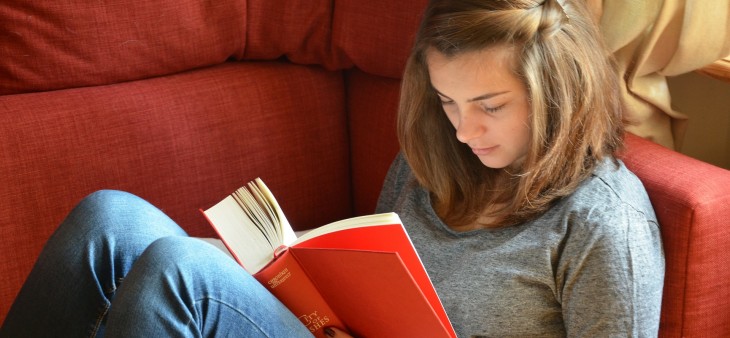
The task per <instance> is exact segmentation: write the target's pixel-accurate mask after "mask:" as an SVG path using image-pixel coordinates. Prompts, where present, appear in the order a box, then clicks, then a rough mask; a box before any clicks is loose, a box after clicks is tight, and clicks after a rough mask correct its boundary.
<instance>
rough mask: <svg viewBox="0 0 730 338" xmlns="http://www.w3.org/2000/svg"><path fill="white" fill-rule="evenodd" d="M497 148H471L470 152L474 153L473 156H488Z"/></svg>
mask: <svg viewBox="0 0 730 338" xmlns="http://www.w3.org/2000/svg"><path fill="white" fill-rule="evenodd" d="M498 147H499V146H498V145H497V146H492V147H486V148H475V147H471V151H472V152H474V155H477V156H479V155H489V154H491V153H493V152H494V151H495V150H497V148H498Z"/></svg>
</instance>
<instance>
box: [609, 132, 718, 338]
mask: <svg viewBox="0 0 730 338" xmlns="http://www.w3.org/2000/svg"><path fill="white" fill-rule="evenodd" d="M627 141H628V142H627V147H628V151H627V152H626V154H625V155H624V156H623V158H624V161H625V162H626V165H627V166H628V167H629V168H630V169H631V170H632V171H633V172H634V173H636V175H637V176H638V177H639V178H640V179H641V181H642V182H643V183H644V186H645V187H646V189H647V191H648V192H649V197H650V199H651V201H652V204H653V205H654V209H655V212H656V214H657V218H658V220H659V223H660V225H661V230H662V239H663V241H664V251H665V254H666V278H665V285H664V300H663V304H662V318H661V328H660V333H661V336H664V337H728V336H730V287H728V285H730V284H728V281H730V171H727V170H725V169H721V168H718V167H715V166H712V165H709V164H707V163H703V162H700V161H698V160H695V159H692V158H690V157H687V156H684V155H681V154H679V153H676V152H674V151H671V150H669V149H667V148H664V147H661V146H659V145H657V144H654V143H651V142H649V141H646V140H643V139H640V138H638V137H636V136H633V135H629V136H628V138H627Z"/></svg>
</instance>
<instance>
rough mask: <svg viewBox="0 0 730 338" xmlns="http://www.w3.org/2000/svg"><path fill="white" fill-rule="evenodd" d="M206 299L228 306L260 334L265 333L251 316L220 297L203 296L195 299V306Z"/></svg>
mask: <svg viewBox="0 0 730 338" xmlns="http://www.w3.org/2000/svg"><path fill="white" fill-rule="evenodd" d="M206 300H207V301H215V302H217V303H218V304H221V305H224V306H225V307H227V308H229V309H231V310H233V311H234V312H236V313H238V314H239V315H241V317H243V318H245V319H246V321H248V322H249V323H251V324H252V326H254V327H255V328H256V329H257V330H258V331H259V333H261V334H265V331H264V330H263V329H262V328H261V326H259V325H258V324H257V323H256V322H254V321H253V320H251V318H250V317H249V316H248V315H246V313H245V312H243V311H240V310H238V308H236V307H235V306H233V305H232V304H229V303H227V302H224V301H222V300H220V299H217V298H213V297H203V298H199V299H197V300H195V306H196V308H197V307H198V305H199V304H200V303H202V302H203V301H206ZM190 321H192V319H190ZM189 324H190V323H188V325H189Z"/></svg>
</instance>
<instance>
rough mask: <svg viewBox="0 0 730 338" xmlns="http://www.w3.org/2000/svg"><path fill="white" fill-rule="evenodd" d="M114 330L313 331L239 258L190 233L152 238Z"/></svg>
mask: <svg viewBox="0 0 730 338" xmlns="http://www.w3.org/2000/svg"><path fill="white" fill-rule="evenodd" d="M108 323H109V324H108V327H107V331H106V334H107V336H110V337H116V336H119V337H311V334H310V333H309V331H308V330H307V328H306V327H305V326H304V325H302V323H301V322H300V321H299V320H298V319H297V318H296V317H295V316H294V315H293V314H292V313H291V312H290V311H289V310H287V309H286V307H284V306H283V305H282V304H281V303H280V302H279V301H278V300H277V299H276V298H275V297H274V296H273V295H271V294H270V293H269V292H268V291H267V290H266V289H265V288H264V287H262V286H261V284H259V282H258V281H256V280H255V279H254V278H253V277H251V275H249V274H248V273H247V272H246V271H245V270H244V269H243V268H241V267H240V266H239V265H238V264H236V262H235V261H234V260H233V259H231V258H230V257H228V256H227V255H225V254H224V253H223V252H221V251H220V250H219V249H217V248H215V247H214V246H212V245H210V244H208V243H205V242H203V241H201V240H198V239H195V238H189V237H166V238H162V239H159V240H157V241H155V242H154V243H152V245H150V247H149V248H148V249H147V250H146V251H145V252H144V253H143V254H142V256H141V257H140V258H139V260H138V261H137V262H136V263H135V265H134V267H133V268H132V270H131V271H130V272H129V274H128V275H127V278H125V281H124V284H123V285H122V286H121V287H120V289H119V292H118V293H117V296H116V299H115V300H114V303H113V306H112V308H111V311H110V313H109V322H108Z"/></svg>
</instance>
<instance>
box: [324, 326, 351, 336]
mask: <svg viewBox="0 0 730 338" xmlns="http://www.w3.org/2000/svg"><path fill="white" fill-rule="evenodd" d="M324 334H326V335H327V337H332V338H352V336H351V335H349V334H348V333H347V332H345V331H342V330H340V329H338V328H336V327H334V326H330V327H326V328H324Z"/></svg>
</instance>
